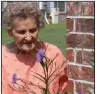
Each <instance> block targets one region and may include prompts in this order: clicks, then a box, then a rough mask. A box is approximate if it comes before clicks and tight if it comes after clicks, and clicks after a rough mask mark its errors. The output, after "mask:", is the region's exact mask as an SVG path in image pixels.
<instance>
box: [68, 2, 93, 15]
mask: <svg viewBox="0 0 97 94" xmlns="http://www.w3.org/2000/svg"><path fill="white" fill-rule="evenodd" d="M66 7H67V11H66V13H67V14H68V15H73V16H74V15H75V16H77V15H78V16H79V15H81V16H92V15H94V2H78V1H77V2H66Z"/></svg>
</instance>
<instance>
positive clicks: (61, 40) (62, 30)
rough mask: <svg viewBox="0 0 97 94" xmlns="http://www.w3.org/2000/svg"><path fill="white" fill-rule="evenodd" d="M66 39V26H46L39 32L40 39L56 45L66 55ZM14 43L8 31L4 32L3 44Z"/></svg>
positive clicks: (4, 30)
mask: <svg viewBox="0 0 97 94" xmlns="http://www.w3.org/2000/svg"><path fill="white" fill-rule="evenodd" d="M65 38H66V24H50V25H45V28H41V29H40V31H39V39H40V40H43V41H46V42H49V43H51V44H54V45H56V46H57V47H58V48H59V49H60V50H61V51H62V52H63V54H64V55H65V49H66V45H65ZM11 41H13V39H12V38H11V37H9V36H8V34H7V31H6V29H3V30H2V44H7V43H9V42H11Z"/></svg>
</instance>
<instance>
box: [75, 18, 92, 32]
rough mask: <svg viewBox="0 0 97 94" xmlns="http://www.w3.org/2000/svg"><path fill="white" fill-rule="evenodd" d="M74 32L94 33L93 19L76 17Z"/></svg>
mask: <svg viewBox="0 0 97 94" xmlns="http://www.w3.org/2000/svg"><path fill="white" fill-rule="evenodd" d="M76 32H87V33H89V32H91V33H94V19H77V20H76Z"/></svg>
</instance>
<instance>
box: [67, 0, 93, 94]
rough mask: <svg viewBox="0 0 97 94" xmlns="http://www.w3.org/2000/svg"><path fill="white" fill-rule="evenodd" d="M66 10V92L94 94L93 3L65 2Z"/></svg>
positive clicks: (70, 93) (71, 93)
mask: <svg viewBox="0 0 97 94" xmlns="http://www.w3.org/2000/svg"><path fill="white" fill-rule="evenodd" d="M66 10H67V12H66V13H67V18H66V24H67V37H66V44H67V50H66V54H67V60H68V65H69V67H68V69H67V74H68V77H69V81H68V86H67V90H68V92H69V94H90V93H87V91H89V92H91V94H94V89H93V88H94V68H93V64H94V62H93V61H94V2H66ZM78 92H83V93H78Z"/></svg>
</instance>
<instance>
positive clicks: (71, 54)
mask: <svg viewBox="0 0 97 94" xmlns="http://www.w3.org/2000/svg"><path fill="white" fill-rule="evenodd" d="M66 56H67V57H66V58H67V60H69V62H70V61H71V62H73V61H74V51H73V49H69V50H66Z"/></svg>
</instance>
